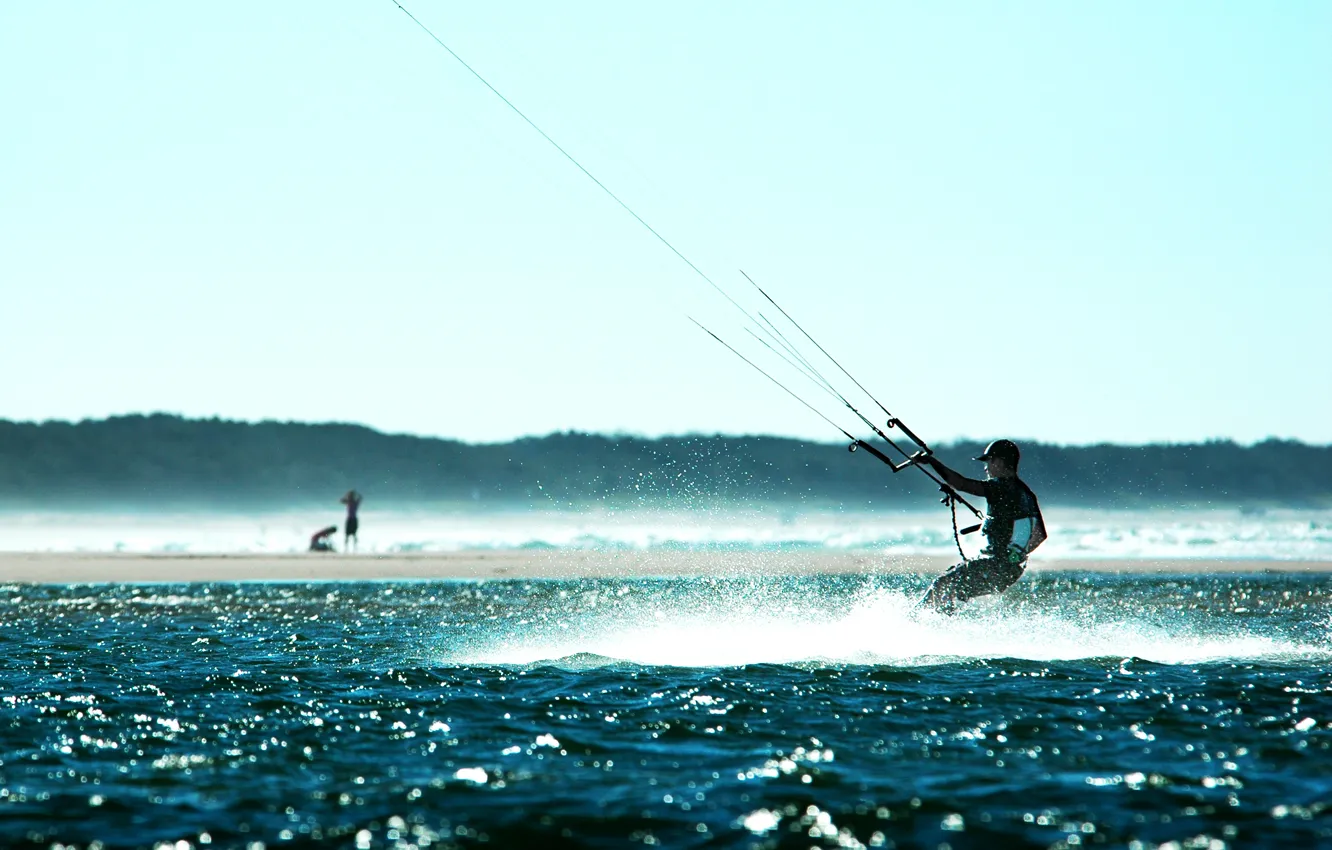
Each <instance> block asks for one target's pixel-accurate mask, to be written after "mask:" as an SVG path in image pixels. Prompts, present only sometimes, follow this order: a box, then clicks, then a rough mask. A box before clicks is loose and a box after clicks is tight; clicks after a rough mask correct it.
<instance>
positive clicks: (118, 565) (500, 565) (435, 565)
mask: <svg viewBox="0 0 1332 850" xmlns="http://www.w3.org/2000/svg"><path fill="white" fill-rule="evenodd" d="M955 560H956V559H954V558H946V557H931V556H921V555H896V554H892V553H885V552H869V551H860V552H857V551H841V550H838V551H828V550H810V551H785V552H755V551H731V552H727V551H712V550H709V551H657V550H646V551H644V550H610V551H607V550H585V549H557V550H494V549H486V550H476V551H462V552H443V553H394V554H386V555H368V554H367V555H351V554H337V553H322V554H317V553H310V554H304V553H302V554H290V555H267V554H129V553H86V552H78V553H54V552H7V553H0V583H6V584H11V583H31V584H84V583H140V582H144V583H147V582H236V581H293V582H305V581H386V580H397V581H402V580H484V579H574V578H653V577H671V576H704V575H712V576H719V577H720V576H799V575H811V574H858V575H872V574H885V575H886V574H909V573H916V574H921V575H933V574H937V573H939V572H942V571H943V570H945V569H947V568H948V567H949V566H951V565H952V563H953V562H954V561H955ZM1028 572H1036V573H1057V572H1099V573H1140V574H1148V573H1167V574H1170V573H1173V574H1180V575H1207V574H1235V573H1264V572H1266V573H1270V572H1303V573H1308V572H1317V573H1324V572H1332V561H1276V560H1240V559H1236V560H1226V559H1216V558H1209V559H1202V558H1199V559H1186V558H1172V559H1149V558H1140V559H1099V560H1097V559H1087V560H1074V559H1062V558H1060V559H1053V558H1052V559H1045V560H1042V559H1037V558H1033V559H1032V562H1031V565H1030V567H1029V568H1028Z"/></svg>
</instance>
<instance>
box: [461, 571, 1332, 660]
mask: <svg viewBox="0 0 1332 850" xmlns="http://www.w3.org/2000/svg"><path fill="white" fill-rule="evenodd" d="M744 608H745V605H744V602H743V600H738V599H729V600H728V599H724V598H719V599H714V600H713V601H712V603H710V604H705V605H700V606H698V607H696V608H694V609H693V610H685V609H683V608H682V606H679V605H677V604H675V603H674V602H663V605H662V607H661V608H660V609H658V610H656V611H655V612H654V613H653V615H652V616H649V617H645V618H644V617H641V616H640V618H639V620H638V621H637V622H626V621H625V620H624V619H623V618H617V617H613V616H611V617H606V616H603V615H601V614H600V613H597V614H593V613H591V612H589V615H587V616H586V617H584V618H582V619H580V620H578V621H576V622H574V623H572V624H570V625H569V627H568V628H567V629H566V630H565V632H564V635H566V636H562V637H560V638H558V639H550V638H548V637H538V636H535V635H524V634H523V633H522V632H521V630H519V631H516V632H509V633H507V634H504V635H502V636H497V639H496V641H495V643H494V644H493V645H492V646H491V647H490V648H488V649H483V650H481V651H478V652H472V653H467V656H468V657H466V658H454V659H450V660H452V661H455V662H460V663H483V664H484V663H493V664H514V665H532V664H538V663H541V662H547V661H553V660H556V659H561V658H567V657H580V658H584V659H586V658H588V657H595V658H601V659H603V660H606V661H609V660H612V659H613V660H619V661H627V662H631V663H635V664H644V665H664V666H680V667H734V666H741V665H747V664H765V663H766V664H798V663H802V662H811V663H820V664H825V663H847V664H891V665H894V666H918V665H930V664H938V663H945V662H954V661H966V660H990V659H1023V660H1030V661H1068V660H1077V659H1088V658H1120V659H1131V658H1139V659H1144V660H1147V661H1152V662H1157V663H1163V664H1189V663H1200V662H1207V661H1221V660H1246V659H1276V658H1283V657H1288V658H1295V657H1301V658H1306V659H1307V658H1308V656H1309V655H1311V654H1314V655H1318V656H1320V657H1328V658H1332V646H1329V645H1324V646H1310V645H1305V644H1299V643H1295V642H1292V641H1288V640H1285V639H1281V638H1274V637H1271V636H1267V635H1261V634H1254V633H1251V632H1247V631H1244V630H1242V629H1241V628H1239V627H1238V625H1234V626H1232V627H1226V626H1220V625H1219V624H1218V623H1217V622H1215V621H1214V620H1211V619H1209V620H1208V621H1207V627H1208V628H1210V629H1212V631H1211V632H1207V631H1197V630H1193V629H1192V628H1191V627H1192V626H1194V625H1199V626H1200V625H1202V623H1201V621H1194V622H1190V621H1187V620H1186V618H1184V617H1182V616H1181V615H1178V614H1176V613H1171V612H1163V613H1162V615H1161V616H1160V618H1159V619H1156V620H1154V619H1152V615H1150V614H1143V613H1140V612H1130V611H1123V612H1108V613H1105V614H1101V615H1100V616H1097V615H1096V612H1081V611H1066V610H1064V611H1046V612H1031V611H1026V610H1019V609H1017V608H1016V607H1015V606H1013V605H1010V604H1006V603H1005V602H1004V601H1002V600H1000V601H981V602H978V603H975V604H973V606H972V607H971V608H970V609H968V610H967V611H966V612H965V613H963V614H961V615H958V616H954V617H948V616H945V615H942V614H937V613H933V612H928V611H921V610H918V609H917V608H916V607H915V600H914V599H912V598H909V597H907V596H905V595H903V594H902V593H900V592H897V591H888V590H877V591H870V592H867V593H866V594H865V595H864V597H863V598H861V599H860V600H858V601H857V602H856V603H855V604H854V605H853V606H852V607H851V608H850V610H849V611H844V612H843V613H841V614H838V615H830V614H829V613H828V612H826V611H824V610H821V608H820V605H819V603H818V601H817V600H809V601H807V602H806V604H804V605H803V607H798V608H792V607H791V606H779V607H778V608H773V607H767V608H764V609H761V610H758V611H749V612H744V610H743V609H744ZM737 611H739V612H741V613H736V612H737ZM1194 616H1195V617H1196V616H1197V615H1194ZM1172 621H1173V622H1172ZM1236 622H1237V621H1236ZM1218 628H1224V631H1218Z"/></svg>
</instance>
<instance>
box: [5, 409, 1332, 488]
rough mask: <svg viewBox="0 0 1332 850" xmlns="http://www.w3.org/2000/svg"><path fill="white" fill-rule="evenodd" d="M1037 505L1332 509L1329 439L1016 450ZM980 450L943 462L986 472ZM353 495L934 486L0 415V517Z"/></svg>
mask: <svg viewBox="0 0 1332 850" xmlns="http://www.w3.org/2000/svg"><path fill="white" fill-rule="evenodd" d="M1022 447H1023V460H1022V474H1023V478H1024V479H1026V480H1027V481H1028V482H1029V483H1030V484H1031V485H1032V487H1033V488H1034V489H1035V490H1036V492H1037V493H1038V494H1039V495H1040V496H1041V499H1042V503H1043V504H1045V505H1047V506H1049V505H1085V506H1095V507H1124V508H1131V507H1163V506H1182V505H1189V506H1203V505H1236V506H1254V507H1261V506H1271V505H1287V506H1303V507H1313V506H1325V505H1329V504H1332V446H1317V445H1309V444H1305V443H1301V442H1297V441H1289V440H1266V441H1263V442H1260V443H1257V444H1254V445H1239V444H1236V443H1234V442H1230V441H1225V440H1216V441H1209V442H1204V443H1184V444H1153V445H1144V446H1124V445H1111V444H1101V445H1088V446H1059V445H1050V444H1044V443H1037V442H1030V441H1023V442H1022ZM981 448H982V444H981V443H978V442H971V441H959V442H956V443H953V444H949V445H946V446H942V447H941V448H939V449H938V450H937V451H938V454H939V456H940V457H941V458H942V459H943V460H944V461H945V462H946V463H949V464H950V465H952V466H954V468H957V469H958V470H959V471H962V472H964V473H968V474H976V475H979V473H980V468H979V464H976V463H973V462H971V461H970V458H971V457H973V456H975V455H976V454H978V453H979V452H980V449H981ZM353 487H354V488H356V489H358V490H361V491H362V492H364V493H365V494H366V495H367V496H368V497H370V498H372V499H373V500H374V502H375V503H376V504H378V505H404V506H405V505H409V504H425V503H443V502H450V503H459V502H466V503H476V504H479V505H481V506H497V507H504V506H525V505H532V506H548V507H566V506H571V505H585V504H589V503H604V504H608V505H619V506H633V505H642V506H647V505H652V506H661V507H673V508H705V507H709V506H716V505H720V504H736V503H742V504H743V503H754V504H762V503H774V502H780V503H793V502H795V503H807V504H811V505H813V504H818V505H825V506H837V505H840V506H843V507H847V508H862V509H873V508H875V507H877V506H889V505H892V506H908V505H917V506H925V505H928V504H930V501H929V500H930V497H931V493H932V492H933V491H934V485H933V484H931V483H930V482H929V481H928V480H927V479H926V478H925V476H923V475H921V474H920V473H919V472H916V471H913V470H907V471H904V472H902V473H898V474H893V473H892V472H891V471H890V470H889V469H888V468H887V467H885V466H884V465H883V464H881V463H879V462H878V461H876V460H875V459H873V458H872V457H870V456H869V455H868V454H866V453H864V452H860V453H856V454H848V452H847V447H846V445H845V443H825V442H812V441H806V440H796V439H789V438H783V437H766V436H720V435H690V436H678V437H661V438H655V439H648V438H643V437H635V436H624V435H603V434H584V433H576V432H568V433H556V434H550V435H548V436H544V437H525V438H522V439H518V440H513V441H510V442H504V443H464V442H460V441H457V440H447V439H435V438H426V437H414V436H407V435H401V434H385V433H381V432H378V431H375V430H373V429H371V428H367V427H364V426H360V425H348V424H303V423H296V422H259V423H247V422H237V421H230V420H223V419H186V418H183V417H179V416H172V415H165V414H154V415H148V416H139V415H136V416H117V417H112V418H108V419H101V420H85V421H81V422H72V423H71V422H42V423H31V422H11V421H7V420H0V506H3V507H6V508H8V509H21V508H25V507H64V508H79V507H97V506H104V505H106V504H108V503H110V504H116V505H121V506H126V507H134V506H144V507H161V506H164V505H174V506H178V507H182V508H184V507H199V508H208V507H237V506H245V505H249V506H299V505H304V504H327V503H328V502H329V501H330V499H332V500H334V501H336V499H337V497H338V496H339V495H340V494H341V493H343V492H345V491H346V490H347V489H350V488H353Z"/></svg>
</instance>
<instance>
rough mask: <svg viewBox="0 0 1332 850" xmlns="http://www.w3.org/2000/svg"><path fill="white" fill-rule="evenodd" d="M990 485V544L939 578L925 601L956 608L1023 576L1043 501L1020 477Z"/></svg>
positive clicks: (987, 483) (987, 524)
mask: <svg viewBox="0 0 1332 850" xmlns="http://www.w3.org/2000/svg"><path fill="white" fill-rule="evenodd" d="M981 483H982V485H983V486H984V487H985V502H986V510H985V515H986V516H985V524H984V525H982V526H981V531H982V532H983V533H984V534H985V540H986V546H985V549H984V551H982V552H981V554H980V557H979V558H975V559H974V560H970V561H966V562H965V563H961V564H958V565H957V566H955V567H953V568H952V569H950V570H949V571H948V572H946V573H944V574H943V575H941V576H939V577H938V578H937V579H935V580H934V584H932V585H930V590H929V592H928V593H927V594H926V595H925V601H926V602H927V603H929V604H932V605H934V606H935V607H937V608H938V609H939V610H941V611H944V612H946V613H952V612H953V610H954V609H955V608H956V607H957V605H958V603H961V602H967V601H969V600H971V599H975V598H976V597H978V596H987V595H989V594H991V593H998V592H999V591H1001V590H1005V589H1007V588H1008V587H1010V586H1011V585H1012V584H1013V583H1014V582H1016V581H1017V580H1018V579H1019V578H1021V577H1022V571H1023V570H1025V569H1026V568H1027V554H1026V553H1027V544H1028V543H1029V542H1030V540H1031V536H1032V533H1033V532H1034V531H1035V529H1036V525H1037V523H1039V522H1041V507H1040V505H1039V504H1037V502H1036V494H1035V493H1033V492H1031V488H1030V487H1028V486H1027V485H1026V484H1024V483H1023V482H1022V481H1021V480H1020V479H1018V478H989V479H986V480H985V481H983V482H981Z"/></svg>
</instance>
